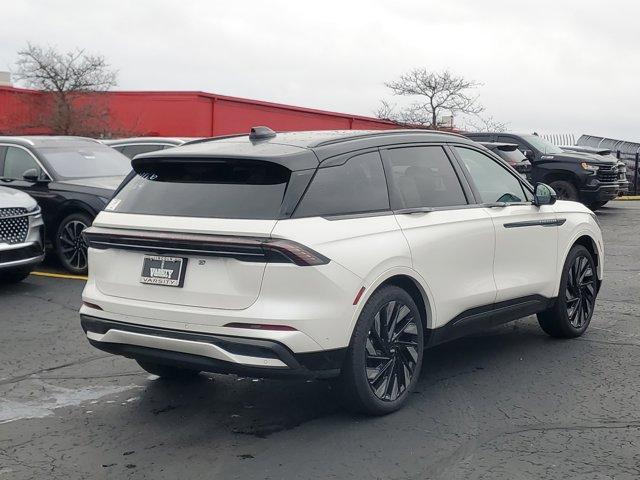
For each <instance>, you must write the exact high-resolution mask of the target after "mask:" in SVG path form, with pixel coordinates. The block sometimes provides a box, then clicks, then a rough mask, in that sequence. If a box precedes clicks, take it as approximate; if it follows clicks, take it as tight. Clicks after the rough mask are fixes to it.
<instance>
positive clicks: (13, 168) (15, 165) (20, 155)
mask: <svg viewBox="0 0 640 480" xmlns="http://www.w3.org/2000/svg"><path fill="white" fill-rule="evenodd" d="M31 168H35V169H36V170H37V171H38V173H39V172H40V167H39V166H38V163H37V162H36V161H35V160H34V159H33V157H32V156H31V155H30V154H29V153H28V152H26V151H25V150H23V149H21V148H17V147H8V148H7V153H6V154H5V157H4V175H3V176H4V177H5V178H13V179H22V175H23V174H24V172H26V171H27V170H29V169H31Z"/></svg>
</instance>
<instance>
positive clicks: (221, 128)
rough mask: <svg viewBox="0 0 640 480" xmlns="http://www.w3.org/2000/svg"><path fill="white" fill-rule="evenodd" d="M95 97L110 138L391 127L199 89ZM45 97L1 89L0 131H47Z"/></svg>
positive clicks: (22, 132)
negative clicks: (263, 127) (106, 116)
mask: <svg viewBox="0 0 640 480" xmlns="http://www.w3.org/2000/svg"><path fill="white" fill-rule="evenodd" d="M92 95H96V94H92ZM99 95H100V96H101V99H102V101H105V102H106V105H107V106H108V110H109V118H110V132H107V133H111V134H112V135H114V136H122V135H153V136H185V137H202V136H214V135H224V134H230V133H244V132H248V131H249V129H250V128H251V127H252V126H256V125H267V126H269V127H271V128H273V129H274V130H279V131H292V130H330V129H385V128H396V126H395V125H394V124H393V123H390V122H386V121H383V120H378V119H376V118H369V117H361V116H357V115H347V114H341V113H333V112H325V111H322V110H313V109H308V108H301V107H293V106H289V105H280V104H277V103H269V102H261V101H257V100H247V99H243V98H235V97H227V96H222V95H214V94H210V93H204V92H107V93H104V94H99ZM50 100H51V98H50V97H49V95H48V94H46V93H43V92H37V91H34V90H25V89H17V88H12V87H0V133H5V134H7V133H11V134H27V133H32V134H35V133H50V132H47V131H46V129H44V128H43V127H42V126H41V123H42V122H41V120H40V119H41V118H42V117H43V114H46V111H47V110H48V109H50V108H51V107H50V105H51V102H50ZM39 124H40V125H39Z"/></svg>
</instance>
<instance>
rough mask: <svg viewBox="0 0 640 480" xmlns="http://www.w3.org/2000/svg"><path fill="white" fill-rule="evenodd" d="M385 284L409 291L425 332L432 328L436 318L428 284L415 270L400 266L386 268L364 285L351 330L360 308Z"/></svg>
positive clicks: (360, 310)
mask: <svg viewBox="0 0 640 480" xmlns="http://www.w3.org/2000/svg"><path fill="white" fill-rule="evenodd" d="M386 285H395V286H398V287H400V288H402V289H404V290H405V291H406V292H407V293H409V295H411V297H412V298H413V300H414V301H415V302H416V305H417V306H418V309H419V311H420V316H421V317H422V323H423V326H424V328H425V332H426V331H429V330H431V329H432V328H433V325H434V322H435V318H436V309H435V304H434V302H433V295H432V294H431V290H430V289H429V286H428V285H427V283H426V281H425V280H424V279H423V278H422V277H421V276H420V275H419V274H418V273H417V272H416V271H415V270H412V269H410V268H405V267H400V268H394V269H391V270H387V271H386V272H384V273H383V274H381V275H380V276H378V277H377V278H376V279H375V280H374V281H373V282H371V284H370V285H369V286H368V287H366V289H365V291H364V293H363V295H362V297H361V298H360V300H359V302H358V308H357V309H356V311H355V313H354V317H353V319H352V322H351V331H352V332H353V328H354V327H355V324H356V322H357V320H358V317H359V316H360V313H361V312H362V309H363V308H364V306H365V305H366V303H367V302H368V301H369V298H370V297H371V295H373V294H374V293H375V292H376V291H378V290H379V289H380V288H382V287H384V286H386Z"/></svg>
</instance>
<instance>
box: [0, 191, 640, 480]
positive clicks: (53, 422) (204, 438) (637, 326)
mask: <svg viewBox="0 0 640 480" xmlns="http://www.w3.org/2000/svg"><path fill="white" fill-rule="evenodd" d="M598 216H599V220H600V223H601V225H602V229H603V233H604V237H605V241H606V255H607V256H606V266H605V271H606V278H605V283H604V285H603V288H602V290H601V292H600V296H599V298H598V302H597V306H596V312H595V315H594V318H593V321H592V324H591V327H590V329H589V330H588V332H587V333H586V334H585V336H583V337H582V338H579V339H576V340H569V341H559V340H553V339H551V338H549V337H547V336H546V335H544V334H543V333H542V331H541V330H540V329H539V327H538V325H537V322H536V321H535V318H533V317H528V318H525V319H522V320H519V321H517V322H515V323H513V324H510V325H507V326H505V327H501V328H498V329H495V330H492V331H488V332H486V333H484V334H482V335H479V336H474V337H470V338H466V339H461V340H458V341H455V342H452V343H449V344H447V345H443V346H440V347H438V348H435V349H433V350H431V351H429V352H428V353H427V354H426V357H425V367H424V368H423V373H422V377H421V380H420V383H419V386H418V388H417V391H416V392H415V394H414V395H413V398H412V400H411V401H410V403H409V404H408V405H407V407H406V408H404V409H403V410H401V411H399V412H397V413H396V414H393V415H389V416H386V417H383V418H365V417H360V416H354V415H351V414H349V413H346V412H344V411H343V410H342V409H341V408H340V405H339V403H338V401H337V399H336V398H335V396H334V394H333V392H332V391H331V389H330V385H329V383H327V382H322V381H317V382H316V381H274V380H251V379H243V378H238V377H235V376H213V375H211V376H208V375H202V376H201V378H200V379H199V380H197V381H196V382H195V383H191V384H187V383H163V382H161V381H159V380H157V379H156V377H154V376H150V375H149V374H147V373H145V372H143V371H142V370H141V369H140V368H138V366H137V365H136V364H135V363H134V362H133V361H130V360H126V359H123V358H117V357H113V356H110V355H107V354H103V353H102V352H100V351H98V350H95V349H92V348H90V347H89V345H88V343H87V342H86V340H85V338H84V335H83V334H82V331H81V329H80V326H79V318H78V314H77V310H78V307H79V302H80V292H81V291H82V287H83V281H81V280H77V279H62V278H49V277H42V276H31V277H29V279H28V280H26V281H25V282H23V283H21V284H19V285H14V286H10V287H2V289H1V290H0V328H1V332H2V334H1V335H0V479H4V478H7V479H30V478H52V479H55V478H64V479H78V478H153V479H160V478H171V479H175V478H216V479H227V478H238V479H252V478H259V479H281V478H282V479H293V478H300V479H312V478H314V479H315V478H340V479H344V478H367V479H427V478H443V479H496V478H505V479H541V478H580V479H605V478H612V479H613V478H615V479H626V478H628V479H637V478H639V477H640V408H639V407H640V391H639V388H638V387H639V385H640V262H639V260H640V202H612V203H611V206H610V207H608V208H607V207H605V208H604V209H602V211H601V212H599V215H598Z"/></svg>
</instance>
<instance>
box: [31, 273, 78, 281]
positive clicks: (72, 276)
mask: <svg viewBox="0 0 640 480" xmlns="http://www.w3.org/2000/svg"><path fill="white" fill-rule="evenodd" d="M31 275H37V276H39V277H51V278H68V279H71V280H86V279H87V276H86V275H69V274H66V273H50V272H31Z"/></svg>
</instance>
